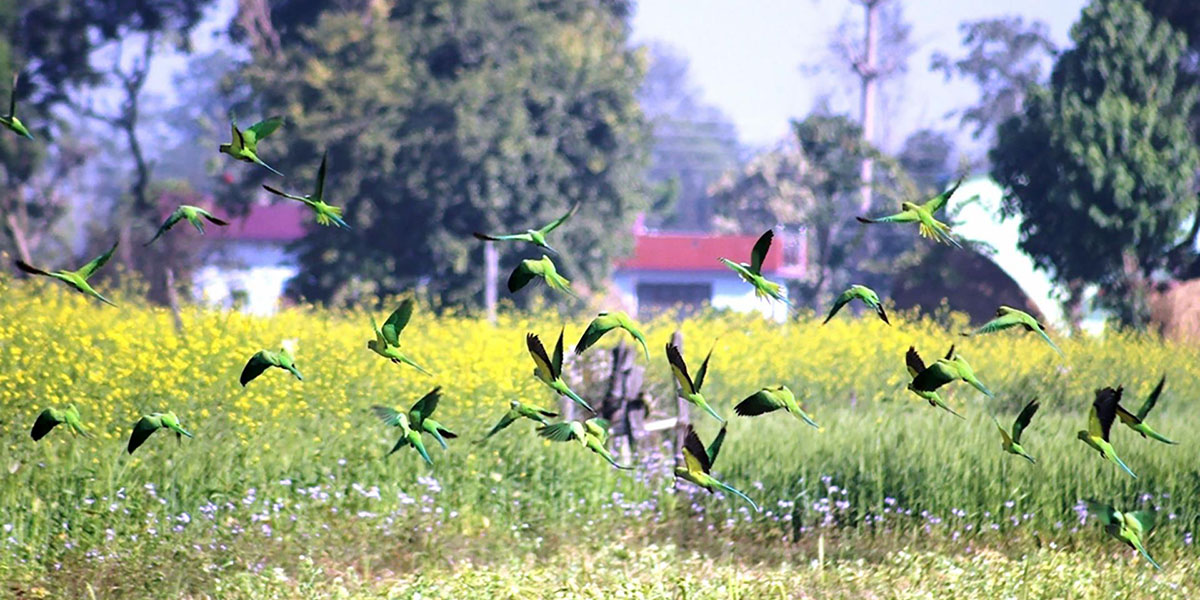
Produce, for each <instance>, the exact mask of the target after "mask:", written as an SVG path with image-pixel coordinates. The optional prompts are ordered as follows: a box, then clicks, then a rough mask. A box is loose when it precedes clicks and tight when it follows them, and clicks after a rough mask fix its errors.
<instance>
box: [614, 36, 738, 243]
mask: <svg viewBox="0 0 1200 600" xmlns="http://www.w3.org/2000/svg"><path fill="white" fill-rule="evenodd" d="M648 51H649V52H648V55H649V68H648V69H647V71H646V78H645V80H644V81H643V82H642V85H641V87H640V88H639V89H638V103H639V104H640V105H641V107H642V111H643V112H644V113H645V115H646V118H647V120H648V121H649V122H650V125H651V127H652V128H653V134H652V138H651V139H652V140H653V141H652V145H651V147H650V170H649V172H648V174H647V179H648V181H649V183H650V184H651V185H654V186H658V187H659V188H660V189H664V192H665V193H666V194H668V195H667V197H666V198H664V200H669V201H665V202H660V203H659V206H657V207H652V208H658V210H657V211H656V212H658V213H659V214H652V215H651V217H652V220H651V223H652V224H660V225H662V226H665V227H670V228H678V229H690V230H700V231H703V230H707V229H709V227H710V226H711V220H712V202H711V199H710V198H709V195H708V186H709V185H711V184H712V183H713V182H714V181H715V180H716V179H717V178H718V177H720V176H721V175H722V174H723V173H725V172H726V171H729V170H731V169H735V168H737V166H738V165H739V163H740V160H739V153H740V148H739V145H738V139H737V129H736V128H735V126H734V125H733V123H732V122H731V121H730V120H729V118H728V117H727V116H725V115H724V114H723V113H722V112H721V111H720V110H719V109H717V108H716V107H713V106H710V105H707V104H705V103H704V102H703V101H701V99H700V97H699V93H698V92H697V91H696V90H695V89H694V88H693V87H692V85H691V83H690V82H689V81H688V62H687V59H685V58H683V57H680V56H679V55H678V54H675V53H674V52H672V51H671V50H670V49H669V48H666V47H664V46H661V45H650V46H649V48H648ZM655 217H657V218H655ZM656 222H657V223H656Z"/></svg>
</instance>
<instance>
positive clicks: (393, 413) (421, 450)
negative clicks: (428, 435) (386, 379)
mask: <svg viewBox="0 0 1200 600" xmlns="http://www.w3.org/2000/svg"><path fill="white" fill-rule="evenodd" d="M371 411H372V412H374V413H375V416H376V417H379V420H380V421H383V423H384V424H385V425H390V426H392V427H399V428H400V439H398V440H396V445H395V446H392V450H391V452H388V453H387V455H388V456H391V455H393V454H395V453H396V451H397V450H399V449H401V448H403V447H405V446H412V447H413V448H416V449H417V454H420V455H421V458H423V459H425V462H426V463H428V464H431V465H432V464H433V459H431V458H429V451H428V450H426V449H425V443H424V442H422V441H421V432H420V431H419V430H417V429H413V428H412V425H410V424H409V421H408V415H406V414H404V413H403V412H401V411H398V410H396V409H394V408H391V407H390V406H380V405H378V404H377V405H375V406H372V407H371Z"/></svg>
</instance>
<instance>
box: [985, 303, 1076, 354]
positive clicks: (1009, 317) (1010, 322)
mask: <svg viewBox="0 0 1200 600" xmlns="http://www.w3.org/2000/svg"><path fill="white" fill-rule="evenodd" d="M1011 327H1021V328H1024V329H1025V331H1036V332H1037V333H1038V335H1040V336H1041V337H1042V339H1043V340H1045V341H1046V343H1047V344H1050V347H1051V348H1054V351H1055V352H1057V353H1058V355H1059V356H1064V355H1063V353H1062V350H1059V349H1058V346H1056V345H1054V341H1053V340H1051V339H1050V336H1048V335H1046V327H1045V326H1043V325H1042V324H1041V323H1039V322H1038V320H1037V319H1035V318H1033V315H1031V314H1029V313H1027V312H1025V311H1023V310H1017V309H1015V308H1013V307H1011V306H1001V307H1000V308H997V309H996V318H994V319H992V320H991V321H988V322H987V323H984V324H983V326H982V327H980V328H979V329H976V330H975V331H968V332H964V333H963V335H965V336H972V335H979V334H981V333H992V332H995V331H1000V330H1002V329H1009V328H1011Z"/></svg>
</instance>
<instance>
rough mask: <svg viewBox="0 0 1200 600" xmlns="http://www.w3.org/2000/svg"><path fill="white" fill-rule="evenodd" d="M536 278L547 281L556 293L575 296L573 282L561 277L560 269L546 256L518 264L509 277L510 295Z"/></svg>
mask: <svg viewBox="0 0 1200 600" xmlns="http://www.w3.org/2000/svg"><path fill="white" fill-rule="evenodd" d="M534 277H541V278H542V279H544V280H546V285H547V286H549V287H550V289H552V290H554V291H556V292H562V293H564V294H566V295H568V296H572V297H574V296H575V292H574V291H572V290H571V281H570V280H569V279H567V278H566V277H563V276H562V275H559V274H558V268H557V267H555V266H554V261H552V260H550V257H549V256H546V255H544V254H543V255H542V257H541V258H539V259H537V260H533V259H529V258H527V259H525V260H523V261H521V262H520V263H518V264H517V267H516V268H515V269H513V271H512V273H511V274H509V276H508V291H509V293H511V294H515V293H517V291H518V290H520V289H521V288H523V287H525V286H526V285H528V284H529V282H530V281H533V278H534Z"/></svg>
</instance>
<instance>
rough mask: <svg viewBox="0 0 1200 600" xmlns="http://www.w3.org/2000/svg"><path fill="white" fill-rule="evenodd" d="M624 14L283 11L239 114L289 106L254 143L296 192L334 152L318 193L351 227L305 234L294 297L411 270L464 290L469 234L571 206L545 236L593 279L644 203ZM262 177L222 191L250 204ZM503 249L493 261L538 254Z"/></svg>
mask: <svg viewBox="0 0 1200 600" xmlns="http://www.w3.org/2000/svg"><path fill="white" fill-rule="evenodd" d="M296 10H297V11H298V12H297V14H298V15H300V16H303V15H305V14H308V13H306V12H305V11H304V10H302V9H299V8H298V9H296ZM623 19H624V11H623V10H620V7H619V6H618V5H616V4H613V3H604V4H599V5H598V4H596V3H594V2H587V1H584V0H573V1H571V2H565V3H558V4H556V5H555V6H554V7H553V8H550V7H547V6H544V5H543V4H541V3H538V2H534V1H532V0H503V1H501V2H485V1H482V0H475V1H470V2H448V1H445V0H421V1H416V2H403V3H400V2H386V1H381V2H374V3H372V4H371V5H370V7H369V8H368V10H367V11H366V12H365V14H364V12H363V11H361V10H357V9H355V10H350V9H344V10H343V9H339V8H337V7H328V8H326V9H325V10H322V11H320V13H319V15H316V16H314V18H313V19H312V20H311V22H308V23H306V24H302V25H297V24H289V23H290V22H289V21H287V20H286V18H285V20H284V22H283V23H282V24H281V25H280V31H281V33H282V34H283V43H282V51H281V52H280V53H279V54H278V55H275V54H270V55H265V54H260V55H258V56H256V57H255V58H254V60H253V62H252V63H251V64H249V65H247V66H246V67H245V69H243V71H242V75H243V76H244V77H245V78H246V79H247V80H248V81H249V82H250V84H251V86H252V87H253V89H254V90H255V91H256V92H257V98H256V104H257V105H258V106H259V107H261V113H260V112H259V111H258V110H257V109H255V110H251V109H250V107H244V110H243V111H242V112H244V113H246V114H245V115H244V117H243V120H248V119H250V118H252V117H257V116H258V115H259V114H263V115H266V114H274V113H277V112H278V113H282V114H283V115H285V117H286V118H287V124H286V125H285V126H284V128H283V130H282V131H281V132H280V133H277V134H275V138H276V139H270V140H267V142H266V143H265V144H264V145H263V146H262V147H261V148H260V149H261V150H262V152H263V153H264V156H265V157H267V158H266V160H267V161H268V162H274V163H277V165H278V167H279V168H280V169H281V170H283V171H284V172H285V173H287V175H288V179H287V181H286V182H285V183H284V185H285V187H287V188H289V189H290V190H295V191H299V192H301V193H307V189H308V188H309V187H310V186H311V185H312V184H311V182H312V180H313V177H314V174H315V171H316V167H317V163H318V162H319V161H320V156H321V153H322V152H323V151H325V150H328V151H329V179H328V180H327V183H326V188H325V190H326V194H327V195H328V200H329V202H330V203H332V204H336V205H341V206H344V207H345V209H346V220H347V221H348V222H349V224H350V225H351V226H352V227H353V228H354V230H353V231H352V232H346V231H338V230H332V229H325V228H317V229H314V230H312V231H311V232H310V234H309V235H308V236H306V237H305V238H304V239H303V240H302V241H301V242H299V244H298V247H297V250H298V251H299V256H300V262H301V272H300V274H299V275H298V276H297V277H296V278H295V279H294V280H293V281H292V284H291V285H292V287H291V289H290V291H291V293H293V294H295V295H298V296H301V297H305V298H309V299H314V300H323V301H328V300H336V299H338V298H339V297H341V296H342V293H343V292H344V291H346V290H350V289H352V288H355V287H356V286H361V285H368V287H371V286H373V287H374V290H373V291H375V292H378V293H393V292H399V291H401V290H404V289H407V288H410V287H412V286H413V285H414V284H415V283H417V282H421V283H423V284H426V285H427V286H428V289H429V291H430V292H431V293H433V294H435V295H437V296H439V297H441V298H442V299H443V300H444V301H446V302H450V303H455V304H461V303H468V302H470V301H471V300H472V299H474V298H475V297H477V296H479V295H480V294H481V293H482V289H483V282H482V272H483V265H482V262H483V261H482V255H483V250H482V245H481V244H480V243H479V242H478V241H477V240H475V239H473V238H472V237H471V232H472V231H485V232H500V233H507V232H508V231H507V230H509V229H516V230H517V231H519V230H521V229H524V228H526V227H537V226H540V225H542V224H544V223H546V222H549V221H550V220H552V219H553V218H555V217H558V216H560V215H561V214H562V213H563V212H565V211H566V210H567V207H568V206H570V205H572V204H575V203H578V204H580V205H581V208H580V210H579V212H578V214H576V215H575V217H573V218H572V220H571V221H570V222H568V223H567V224H566V225H565V226H564V227H562V228H561V229H560V230H558V231H556V232H555V234H556V237H557V238H558V240H559V241H557V242H555V243H554V245H555V246H556V247H558V248H560V249H562V250H563V251H564V254H565V255H566V256H565V257H564V260H563V261H562V263H563V264H562V265H561V266H562V267H563V269H564V271H565V275H566V276H567V277H568V278H571V279H572V280H580V281H582V282H584V283H588V284H591V285H598V284H599V283H600V282H601V281H602V280H603V279H604V278H605V277H606V276H607V274H608V270H609V269H610V265H611V263H612V259H613V258H614V257H615V256H616V255H618V254H619V253H621V252H623V251H625V250H626V249H627V248H626V246H627V244H628V241H627V237H628V236H618V235H613V233H614V232H617V231H626V230H627V229H628V227H629V225H630V222H631V220H632V217H633V214H634V212H635V211H636V209H637V208H638V207H639V206H640V202H641V200H640V199H639V198H638V197H637V196H636V194H635V192H636V191H637V186H638V181H639V180H640V173H641V170H642V165H643V162H642V155H643V152H642V141H643V137H644V122H643V119H642V117H641V115H640V112H639V111H638V108H637V105H636V103H635V102H634V91H635V90H636V87H637V85H638V83H639V81H640V79H641V64H640V62H639V60H638V59H637V57H636V55H635V53H634V52H633V51H632V50H630V49H629V47H628V46H629V44H628V27H627V24H626V23H625V21H624V20H623ZM281 140H282V141H281ZM262 177H263V174H262V173H261V172H259V171H255V170H249V171H248V177H247V179H246V180H244V181H242V182H240V183H238V184H237V185H236V187H233V188H231V189H230V191H229V195H230V196H233V197H235V198H237V199H239V200H241V201H242V202H243V203H244V202H245V201H246V199H247V198H246V197H247V195H248V194H247V192H245V191H244V190H246V187H247V186H248V185H249V183H251V182H253V181H258V180H260V179H261V178H262ZM499 249H500V257H501V260H500V264H501V268H502V270H503V269H507V268H510V267H511V266H512V265H514V264H515V263H516V261H517V260H519V259H520V258H525V257H529V256H531V253H530V251H529V249H528V248H525V247H523V246H521V245H517V244H501V245H499ZM533 256H536V255H533ZM364 282H370V283H369V284H365V283H364ZM525 297H527V295H526V296H522V299H524V298H525Z"/></svg>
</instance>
